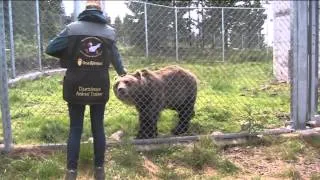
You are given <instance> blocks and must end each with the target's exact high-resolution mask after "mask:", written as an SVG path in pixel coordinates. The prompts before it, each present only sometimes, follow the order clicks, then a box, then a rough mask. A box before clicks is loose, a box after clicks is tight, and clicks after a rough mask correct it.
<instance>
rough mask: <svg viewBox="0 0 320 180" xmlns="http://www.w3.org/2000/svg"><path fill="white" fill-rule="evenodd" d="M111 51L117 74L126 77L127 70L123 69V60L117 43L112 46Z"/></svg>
mask: <svg viewBox="0 0 320 180" xmlns="http://www.w3.org/2000/svg"><path fill="white" fill-rule="evenodd" d="M111 51H112V55H113V58H111V63H112V65H113V67H114V68H115V70H116V71H117V74H118V75H119V76H122V75H125V74H126V73H127V72H126V70H125V68H124V67H123V64H122V59H121V56H120V54H119V51H118V48H117V46H116V43H115V42H113V43H112V45H111Z"/></svg>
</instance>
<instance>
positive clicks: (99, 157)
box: [67, 103, 106, 170]
mask: <svg viewBox="0 0 320 180" xmlns="http://www.w3.org/2000/svg"><path fill="white" fill-rule="evenodd" d="M68 108H69V117H70V131H69V139H68V145H67V168H68V169H69V170H70V169H77V166H78V159H79V151H80V140H81V134H82V129H83V119H84V111H85V105H82V104H70V103H69V104H68ZM104 110H105V104H95V105H90V119H91V130H92V136H93V145H94V147H93V148H94V163H95V164H94V165H95V166H96V167H101V166H103V164H104V153H105V147H106V138H105V134H104V126H103V119H104Z"/></svg>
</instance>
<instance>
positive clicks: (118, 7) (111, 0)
mask: <svg viewBox="0 0 320 180" xmlns="http://www.w3.org/2000/svg"><path fill="white" fill-rule="evenodd" d="M85 2H86V1H81V8H80V12H81V11H83V10H84V8H85ZM104 4H105V12H106V13H107V14H108V15H109V16H110V17H111V20H112V22H113V21H114V19H115V18H116V17H117V16H120V18H121V19H122V18H124V17H125V16H126V14H131V11H130V10H129V9H128V8H127V6H126V5H125V1H117V0H108V1H104ZM63 5H64V7H65V11H66V14H67V15H70V14H71V13H72V12H73V5H74V1H72V0H63Z"/></svg>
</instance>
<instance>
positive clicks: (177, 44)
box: [174, 8, 179, 61]
mask: <svg viewBox="0 0 320 180" xmlns="http://www.w3.org/2000/svg"><path fill="white" fill-rule="evenodd" d="M174 19H175V25H176V28H175V31H176V61H179V39H178V9H177V8H175V9H174Z"/></svg>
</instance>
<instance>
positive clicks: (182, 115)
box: [172, 104, 194, 135]
mask: <svg viewBox="0 0 320 180" xmlns="http://www.w3.org/2000/svg"><path fill="white" fill-rule="evenodd" d="M177 111H178V115H179V122H178V125H177V126H176V127H175V129H174V130H173V131H172V133H173V134H174V135H180V134H183V133H186V132H187V131H188V129H189V126H190V120H191V118H192V117H193V115H194V105H193V104H192V105H184V106H183V108H181V109H178V110H177Z"/></svg>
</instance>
